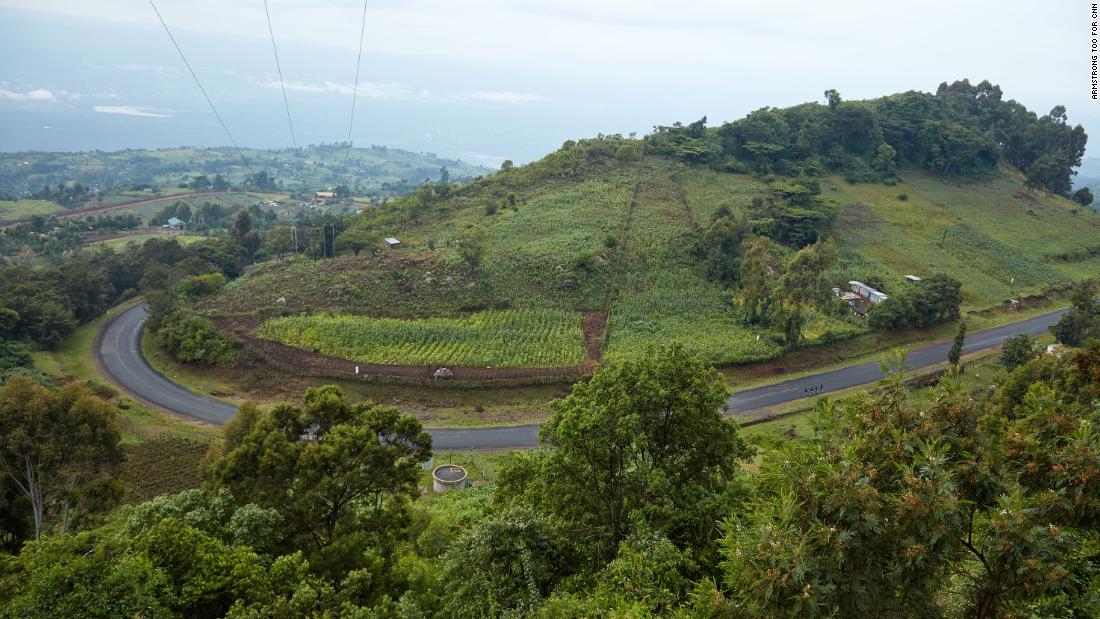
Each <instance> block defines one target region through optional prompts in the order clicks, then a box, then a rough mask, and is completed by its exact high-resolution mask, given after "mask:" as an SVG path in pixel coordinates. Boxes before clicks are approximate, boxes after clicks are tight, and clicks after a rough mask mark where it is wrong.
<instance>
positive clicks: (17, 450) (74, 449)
mask: <svg viewBox="0 0 1100 619" xmlns="http://www.w3.org/2000/svg"><path fill="white" fill-rule="evenodd" d="M116 414H117V409H116V408H115V407H114V406H112V405H110V404H107V403H106V402H104V401H103V400H100V399H99V398H96V397H95V396H93V395H91V394H90V393H88V392H87V391H85V390H84V389H83V388H82V387H81V386H80V385H78V384H76V383H73V384H70V385H66V386H65V387H62V388H60V389H48V388H45V387H42V386H39V385H37V384H35V383H34V382H33V381H32V380H30V379H29V378H27V377H24V376H13V377H12V378H10V379H8V381H7V382H6V383H5V384H4V385H3V386H2V387H0V472H3V473H4V476H5V477H6V478H8V479H10V480H11V481H12V482H13V483H14V484H15V485H16V486H17V487H18V489H19V492H20V493H21V494H22V495H24V497H25V499H26V500H27V501H29V502H30V508H31V514H32V516H33V519H34V536H35V538H36V539H37V538H39V537H41V536H43V535H45V534H47V533H51V532H59V533H61V534H64V533H65V532H67V531H69V530H70V529H72V528H75V527H77V526H80V525H81V524H82V522H83V521H84V519H86V518H88V517H89V516H91V515H92V514H96V513H99V512H102V511H105V510H107V509H109V508H110V507H111V506H113V505H114V503H115V502H117V501H118V499H119V498H121V494H122V489H121V487H120V485H119V484H118V483H117V482H116V481H115V480H114V479H113V478H112V475H113V473H114V471H115V469H116V468H117V467H118V465H119V463H120V462H122V460H123V457H124V455H123V451H122V447H121V445H120V444H119V443H120V441H121V437H120V435H119V431H118V427H117V426H116V422H115V415H116Z"/></svg>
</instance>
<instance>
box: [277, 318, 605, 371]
mask: <svg viewBox="0 0 1100 619" xmlns="http://www.w3.org/2000/svg"><path fill="white" fill-rule="evenodd" d="M580 322H581V321H580V316H579V315H577V314H575V313H567V312H562V311H558V310H551V309H542V310H534V309H527V310H490V311H485V312H477V313H474V314H468V315H465V316H458V317H446V318H424V319H420V320H402V319H396V318H372V317H367V316H328V315H313V316H288V317H283V318H274V319H271V320H268V321H267V322H265V323H264V324H263V325H261V326H260V328H259V332H258V333H259V335H260V337H263V338H267V339H272V340H277V341H280V342H283V343H284V344H288V345H290V346H295V347H297V348H304V349H309V350H316V351H319V352H321V353H324V354H326V355H332V356H337V357H342V358H345V359H352V360H355V361H360V362H363V363H377V364H390V365H459V366H467V367H533V368H540V367H567V366H572V365H578V364H580V363H583V362H584V359H585V346H584V334H583V333H582V332H581V329H580Z"/></svg>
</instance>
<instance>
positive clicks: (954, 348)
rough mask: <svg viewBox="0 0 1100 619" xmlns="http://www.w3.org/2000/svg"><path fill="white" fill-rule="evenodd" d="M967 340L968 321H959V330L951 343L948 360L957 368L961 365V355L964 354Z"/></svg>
mask: <svg viewBox="0 0 1100 619" xmlns="http://www.w3.org/2000/svg"><path fill="white" fill-rule="evenodd" d="M965 341H966V323H965V322H962V323H959V330H958V331H957V332H955V339H954V341H952V343H951V349H950V350H948V351H947V362H948V363H950V364H951V365H953V366H955V367H956V368H957V367H959V357H961V356H962V349H963V344H964V342H965Z"/></svg>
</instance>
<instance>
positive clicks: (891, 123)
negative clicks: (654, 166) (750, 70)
mask: <svg viewBox="0 0 1100 619" xmlns="http://www.w3.org/2000/svg"><path fill="white" fill-rule="evenodd" d="M825 96H826V100H827V102H826V103H825V104H819V103H804V104H802V105H797V106H793V107H789V108H770V107H765V108H761V109H759V110H756V111H754V112H752V113H751V114H749V115H748V116H746V117H745V118H742V119H740V120H737V121H734V122H727V123H723V124H722V126H721V127H717V128H708V127H707V126H706V118H703V119H701V120H699V121H696V122H694V123H691V124H688V125H682V124H680V123H676V124H674V125H672V126H658V127H655V128H654V131H653V133H652V134H651V135H649V136H647V137H646V148H647V150H648V151H649V152H651V153H654V154H660V155H666V156H670V157H674V158H676V159H680V160H683V161H685V162H688V163H693V164H700V165H710V166H713V167H715V168H718V169H723V170H728V171H735V172H753V173H757V174H768V173H777V174H784V175H791V176H798V175H807V176H816V175H818V174H820V173H821V172H830V173H837V174H842V175H844V176H845V177H846V178H847V179H848V180H850V181H853V182H879V181H887V182H888V181H891V180H893V179H894V177H895V174H896V172H897V169H898V167H899V166H913V167H917V168H922V169H926V170H930V171H933V172H937V173H942V174H950V175H957V176H980V175H983V174H986V173H989V172H990V171H992V170H993V169H994V168H995V167H996V165H997V164H998V163H999V162H1000V161H1005V162H1007V163H1009V164H1011V165H1013V166H1015V167H1016V168H1018V169H1019V170H1021V171H1023V172H1024V173H1025V174H1026V175H1027V182H1028V186H1029V187H1034V188H1039V187H1041V188H1043V189H1046V190H1048V191H1051V192H1053V193H1057V194H1060V195H1064V196H1069V195H1070V190H1071V187H1072V181H1071V179H1072V176H1073V174H1075V171H1074V169H1075V168H1076V167H1078V166H1080V165H1081V157H1082V155H1083V154H1084V152H1085V144H1086V142H1087V140H1088V136H1087V135H1086V134H1085V130H1084V128H1083V127H1081V125H1076V126H1070V125H1069V123H1068V122H1067V116H1066V109H1065V107H1063V106H1056V107H1055V108H1053V109H1052V110H1051V111H1050V112H1049V113H1048V114H1046V115H1042V116H1040V115H1037V114H1036V113H1035V112H1032V111H1030V110H1028V109H1027V108H1026V107H1024V106H1023V105H1022V104H1020V103H1019V102H1017V101H1015V100H1011V99H1009V100H1005V99H1004V98H1003V93H1002V92H1001V88H1000V87H999V86H996V85H993V84H990V83H989V82H988V81H983V82H981V83H980V84H977V85H972V84H971V83H970V82H969V81H967V80H962V81H957V82H954V83H952V84H947V83H946V82H945V83H943V84H940V86H939V88H938V89H937V90H936V93H935V94H930V93H923V92H917V91H909V92H904V93H899V94H895V95H890V96H886V97H881V98H879V99H872V100H866V101H844V100H842V99H841V97H840V94H839V93H837V92H836V91H835V90H829V91H826V93H825Z"/></svg>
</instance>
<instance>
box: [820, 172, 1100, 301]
mask: <svg viewBox="0 0 1100 619" xmlns="http://www.w3.org/2000/svg"><path fill="white" fill-rule="evenodd" d="M903 177H904V178H905V182H902V183H898V184H897V185H894V186H886V185H869V184H861V185H850V184H848V183H846V182H844V181H842V180H840V179H836V178H833V179H830V180H829V181H828V182H827V183H825V184H824V194H825V196H826V197H827V198H829V199H830V200H831V201H833V202H834V203H835V204H837V205H838V206H839V207H840V216H839V219H838V221H837V224H836V237H837V241H838V242H839V244H840V250H841V251H840V253H841V258H842V260H841V267H842V269H843V270H844V271H846V272H848V273H851V274H852V276H853V277H854V278H855V279H861V278H863V279H867V278H871V277H874V276H877V277H878V278H879V279H881V280H883V281H884V282H885V283H886V290H885V291H884V292H886V293H887V294H889V293H890V292H891V291H892V290H894V289H897V288H900V286H901V285H902V284H901V282H902V277H903V276H904V275H906V274H914V275H921V276H927V275H931V274H933V273H948V274H950V275H952V276H954V277H956V278H958V279H959V280H960V281H962V283H963V298H964V307H966V308H986V307H991V306H996V305H999V304H1001V303H1002V302H1004V301H1005V300H1007V299H1010V298H1019V296H1021V295H1027V294H1036V293H1040V292H1042V291H1043V290H1045V289H1047V288H1050V287H1052V286H1056V285H1060V284H1066V283H1068V282H1071V281H1076V280H1080V279H1085V278H1095V277H1097V276H1098V275H1100V256H1096V257H1088V256H1082V257H1081V258H1080V259H1076V260H1068V261H1060V260H1057V259H1055V258H1054V257H1055V256H1058V255H1059V254H1066V253H1070V252H1073V251H1075V250H1082V249H1087V248H1090V247H1095V246H1096V244H1097V238H1098V235H1100V216H1098V215H1097V214H1096V213H1095V212H1093V211H1091V210H1089V209H1083V208H1080V207H1078V206H1077V205H1076V204H1074V203H1072V202H1070V201H1069V200H1066V199H1065V198H1062V197H1059V196H1054V195H1050V194H1046V193H1045V192H1042V191H1037V192H1034V193H1028V192H1027V191H1026V190H1025V189H1024V188H1023V186H1022V185H1021V183H1020V180H1019V178H1017V177H1016V176H1015V175H1014V173H1013V172H1011V171H1009V170H1007V169H1006V170H1001V171H1000V172H999V173H998V174H996V175H995V176H994V177H992V178H990V179H987V180H981V181H966V182H963V181H953V180H951V179H944V178H941V177H936V176H933V175H930V174H928V173H925V172H919V171H908V172H905V173H903ZM899 194H907V195H908V196H909V198H908V199H907V200H899V199H898V197H897V196H898V195H899Z"/></svg>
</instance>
